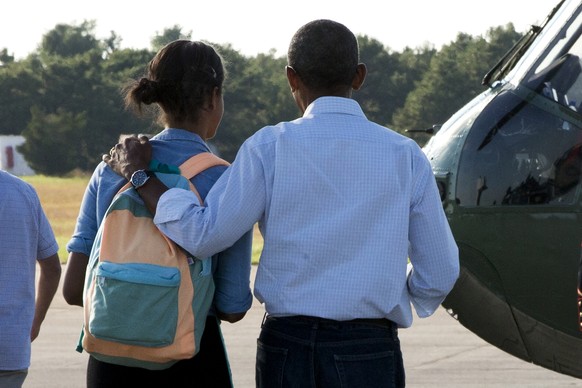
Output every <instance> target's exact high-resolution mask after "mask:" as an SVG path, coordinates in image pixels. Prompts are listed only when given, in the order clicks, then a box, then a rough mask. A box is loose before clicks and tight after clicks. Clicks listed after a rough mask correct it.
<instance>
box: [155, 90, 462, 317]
mask: <svg viewBox="0 0 582 388" xmlns="http://www.w3.org/2000/svg"><path fill="white" fill-rule="evenodd" d="M197 205H198V201H197V199H196V198H195V197H194V196H193V195H191V194H190V193H188V192H186V191H184V190H176V189H172V190H169V191H167V192H166V193H164V195H163V196H162V197H161V198H160V201H159V203H158V208H157V213H156V217H155V220H154V221H155V222H156V224H157V225H158V227H159V228H160V229H161V230H162V231H163V232H164V233H166V234H167V235H168V236H170V237H171V238H172V239H173V240H174V241H176V242H177V243H179V244H180V245H182V246H183V247H185V248H186V249H187V250H188V251H190V252H191V253H193V254H194V255H196V256H200V257H205V256H208V255H211V254H213V253H215V252H218V251H220V250H222V249H224V248H225V247H228V246H230V245H231V244H232V243H233V242H234V241H236V240H237V239H238V238H240V237H241V235H242V234H243V233H244V232H245V231H247V230H248V229H249V228H250V227H252V226H253V225H254V223H255V222H257V221H258V222H259V227H260V230H261V233H262V235H263V237H264V248H263V252H262V255H261V258H260V264H259V267H258V271H257V277H256V281H255V290H254V291H255V296H256V297H257V298H258V300H259V301H260V302H262V303H264V304H265V308H266V311H267V313H269V314H272V315H274V316H285V315H310V316H317V317H323V318H329V319H336V320H349V319H355V318H388V319H390V320H392V321H394V322H396V323H397V324H398V325H399V326H400V327H408V326H410V325H411V324H412V309H411V303H412V304H413V305H414V307H415V310H416V312H417V314H418V316H420V317H426V316H429V315H431V314H432V313H433V312H434V311H435V310H436V309H437V307H438V306H439V304H440V303H441V302H442V301H443V299H444V297H445V296H446V295H447V293H448V292H449V291H450V290H451V288H452V287H453V285H454V283H455V281H456V279H457V277H458V274H459V261H458V249H457V246H456V244H455V241H454V239H453V236H452V234H451V231H450V228H449V225H448V222H447V219H446V217H445V214H444V211H443V207H442V204H441V200H440V198H439V193H438V190H437V186H436V183H435V179H434V175H433V173H432V170H431V167H430V164H429V162H428V160H427V158H426V157H425V155H424V153H423V152H422V150H421V149H420V147H419V146H418V145H417V144H416V143H415V142H414V141H413V140H411V139H409V138H407V137H405V136H402V135H399V134H397V133H396V132H394V131H392V130H389V129H387V128H385V127H382V126H380V125H377V124H375V123H373V122H370V121H368V120H367V119H366V117H365V115H364V113H363V112H362V110H361V108H360V106H359V105H358V103H357V102H356V101H354V100H352V99H347V98H340V97H322V98H318V99H317V100H315V101H314V102H313V103H312V104H311V105H309V107H308V108H307V110H306V111H305V113H304V115H303V117H301V118H299V119H296V120H294V121H291V122H283V123H279V124H278V125H274V126H267V127H264V128H262V129H261V130H259V131H258V132H257V133H255V134H254V135H253V136H252V137H250V138H249V139H248V140H247V141H246V142H245V143H244V144H243V145H242V146H241V149H240V150H239V153H238V155H237V157H236V160H235V162H234V163H233V164H232V165H231V167H229V169H228V170H227V171H226V172H225V173H224V174H223V175H222V176H221V178H220V179H219V180H218V182H217V183H216V184H215V186H214V187H213V188H212V190H211V191H210V193H209V194H208V196H207V197H206V201H205V205H206V206H205V207H200V206H197ZM408 258H410V261H411V263H412V264H413V267H414V269H413V270H412V272H410V275H409V276H408V277H407V261H408Z"/></svg>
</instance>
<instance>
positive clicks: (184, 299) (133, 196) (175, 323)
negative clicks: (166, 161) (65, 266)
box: [78, 153, 228, 370]
mask: <svg viewBox="0 0 582 388" xmlns="http://www.w3.org/2000/svg"><path fill="white" fill-rule="evenodd" d="M215 165H228V162H226V161H224V160H222V159H220V158H218V157H217V156H215V155H213V154H211V153H201V154H198V155H195V156H193V157H192V158H190V159H189V160H187V161H186V162H184V163H183V164H182V165H181V166H180V174H169V173H158V172H156V176H157V177H158V178H159V179H160V180H162V181H163V182H164V183H165V184H166V185H167V186H168V187H180V188H183V189H186V190H192V191H193V192H194V193H195V194H196V195H198V192H197V190H196V188H195V187H194V186H193V185H192V183H191V182H190V179H191V178H192V177H194V176H195V175H197V174H198V173H200V172H202V171H204V170H205V169H207V168H209V167H212V166H215ZM198 197H199V198H200V196H199V195H198ZM201 203H202V201H201ZM211 266H212V262H211V259H210V258H206V259H200V260H199V259H196V258H192V257H189V255H188V254H187V253H186V252H185V251H184V250H183V249H182V248H180V247H179V246H177V245H176V244H175V243H174V242H172V241H171V240H170V239H169V238H167V237H166V236H165V235H164V234H162V233H161V232H160V231H159V230H158V229H157V228H156V226H155V224H154V223H153V216H152V214H151V213H150V212H149V210H148V209H147V208H146V206H145V204H144V203H143V201H142V200H141V198H140V196H139V195H138V193H137V192H136V190H135V189H134V188H133V187H131V184H129V183H128V184H127V185H125V186H124V187H123V188H122V189H121V190H120V191H119V193H118V194H117V195H116V197H115V198H114V199H113V201H112V203H111V205H110V206H109V208H108V210H107V212H106V215H105V218H104V220H103V222H102V223H101V226H100V228H99V231H98V233H97V236H96V239H95V243H94V244H93V247H92V250H91V254H90V257H89V264H88V266H87V272H86V277H85V289H84V293H83V300H84V324H83V332H82V334H81V339H80V343H79V347H78V351H80V352H82V351H83V349H84V350H85V351H87V352H88V353H90V354H91V355H92V356H93V357H95V358H97V359H98V360H101V361H104V362H108V363H113V364H118V365H125V366H135V367H141V368H147V369H154V370H155V369H165V368H168V367H170V366H171V365H173V364H174V363H175V362H177V361H179V360H182V359H189V358H192V357H193V356H194V355H196V353H197V352H198V349H199V346H200V338H201V336H202V332H203V331H204V326H205V322H206V317H207V314H208V311H209V309H210V305H211V303H212V299H213V295H214V281H213V279H212V269H211Z"/></svg>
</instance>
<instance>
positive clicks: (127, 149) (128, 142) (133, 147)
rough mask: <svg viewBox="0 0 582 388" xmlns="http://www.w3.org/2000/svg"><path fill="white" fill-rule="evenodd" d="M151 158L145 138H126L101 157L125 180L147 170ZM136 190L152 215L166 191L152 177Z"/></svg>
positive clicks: (150, 150) (147, 141)
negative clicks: (138, 171) (135, 173)
mask: <svg viewBox="0 0 582 388" xmlns="http://www.w3.org/2000/svg"><path fill="white" fill-rule="evenodd" d="M151 158H152V146H151V144H150V143H149V140H148V138H147V137H146V136H141V137H139V138H138V137H135V136H133V137H128V138H126V139H124V140H123V142H122V143H117V144H116V145H115V146H114V147H113V148H111V151H109V154H108V155H103V161H104V162H105V163H107V164H108V165H109V167H111V169H112V170H113V171H115V172H116V173H117V174H119V175H121V176H122V177H124V178H125V179H127V180H130V179H131V176H132V174H133V173H134V172H136V171H137V170H147V168H148V166H149V163H150V160H151ZM137 190H138V193H139V195H140V196H141V198H142V199H143V201H144V202H145V204H146V206H147V207H148V210H150V212H151V213H152V214H156V207H157V205H158V200H159V199H160V197H161V196H162V194H164V193H165V192H166V191H167V190H168V187H166V185H164V184H163V183H162V182H161V181H160V180H159V179H157V178H156V177H155V176H152V177H150V179H148V181H147V182H146V183H145V184H144V185H143V186H141V187H140V188H138V189H137Z"/></svg>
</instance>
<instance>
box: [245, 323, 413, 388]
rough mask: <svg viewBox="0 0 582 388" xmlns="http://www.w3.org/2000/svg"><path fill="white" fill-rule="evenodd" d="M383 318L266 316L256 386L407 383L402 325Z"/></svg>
mask: <svg viewBox="0 0 582 388" xmlns="http://www.w3.org/2000/svg"><path fill="white" fill-rule="evenodd" d="M383 322H384V324H381V323H377V322H374V321H366V320H356V321H333V320H328V319H323V318H316V317H303V316H294V317H267V318H266V319H265V320H264V322H263V325H262V327H261V333H260V335H259V339H258V341H257V361H256V384H257V387H258V388H280V387H284V388H290V387H297V388H335V387H337V388H340V387H341V388H369V387H373V388H395V387H404V385H405V383H404V380H405V379H404V365H403V361H402V352H401V350H400V340H399V339H398V329H397V328H396V325H394V324H392V323H391V322H390V321H387V320H386V321H383Z"/></svg>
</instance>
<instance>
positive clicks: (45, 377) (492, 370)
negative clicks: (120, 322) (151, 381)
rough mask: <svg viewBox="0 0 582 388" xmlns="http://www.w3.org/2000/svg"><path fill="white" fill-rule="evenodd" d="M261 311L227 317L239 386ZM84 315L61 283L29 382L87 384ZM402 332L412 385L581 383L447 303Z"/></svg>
mask: <svg viewBox="0 0 582 388" xmlns="http://www.w3.org/2000/svg"><path fill="white" fill-rule="evenodd" d="M255 269H256V268H253V273H252V275H253V278H252V279H254V274H255V272H254V271H255ZM37 272H38V271H37ZM63 273H64V268H63ZM61 282H62V280H61ZM263 314H264V309H263V306H262V305H260V304H259V303H258V302H257V301H256V300H255V302H254V303H253V306H252V308H251V310H250V311H249V312H248V313H247V315H246V316H245V318H244V319H243V320H242V321H240V322H237V323H235V324H230V323H223V324H222V330H223V335H224V338H225V341H226V346H227V349H228V353H229V359H230V363H231V369H232V374H233V379H234V383H235V388H252V387H254V386H255V370H254V368H255V354H256V339H257V337H258V334H259V331H260V325H261V321H262V319H263ZM82 319H83V318H82V309H81V308H80V307H73V306H69V305H67V304H66V303H65V301H64V299H63V297H62V294H61V291H60V289H59V291H58V293H57V295H56V296H55V300H54V301H53V304H52V306H51V309H50V310H49V312H48V314H47V317H46V319H45V322H44V324H43V326H42V329H41V332H40V336H39V337H38V338H37V340H36V341H35V342H33V345H32V365H31V367H30V369H29V374H28V377H27V379H26V381H25V383H24V388H82V387H85V369H86V364H87V354H86V353H82V354H80V353H78V352H76V351H75V347H76V344H77V341H78V339H79V334H80V332H81V327H82ZM399 336H400V341H401V345H402V352H403V355H404V366H405V369H406V382H407V384H406V386H407V387H412V388H425V387H426V388H428V387H431V388H432V387H439V388H440V387H454V388H461V387H462V388H476V387H500V388H501V387H503V388H513V387H524V388H525V387H527V388H536V387H539V388H551V387H582V379H576V378H574V377H571V376H567V375H562V374H559V373H556V372H554V371H551V370H548V369H545V368H542V367H539V366H536V365H533V364H531V363H528V362H525V361H522V360H520V359H518V358H515V357H513V356H511V355H509V354H507V353H505V352H503V351H502V350H499V349H497V348H496V347H494V346H492V345H490V344H488V343H487V342H485V341H483V340H482V339H480V338H479V337H477V336H476V335H475V334H473V333H471V332H470V331H469V330H467V329H466V328H464V327H463V326H462V325H461V324H460V323H459V322H457V321H456V320H455V319H454V318H452V317H451V316H449V315H448V313H447V312H446V311H445V310H444V309H443V308H440V309H439V310H438V311H437V312H436V313H435V314H434V315H433V316H432V317H429V318H425V319H419V318H417V317H416V316H415V320H414V322H413V324H412V327H411V328H408V329H401V330H400V331H399ZM581 362H582V360H581ZM164 388H165V387H164ZM362 388H368V387H362ZM370 388H373V387H370Z"/></svg>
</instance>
